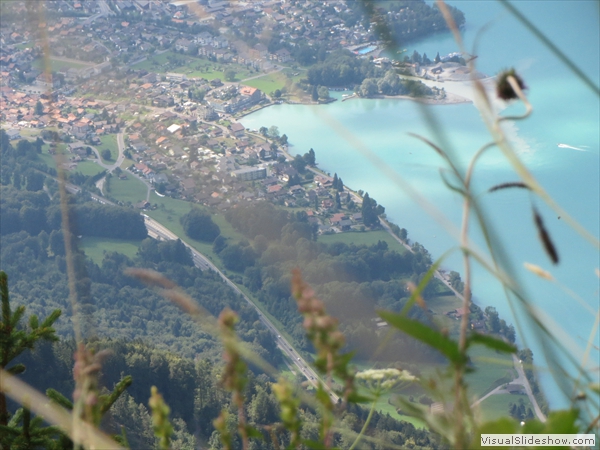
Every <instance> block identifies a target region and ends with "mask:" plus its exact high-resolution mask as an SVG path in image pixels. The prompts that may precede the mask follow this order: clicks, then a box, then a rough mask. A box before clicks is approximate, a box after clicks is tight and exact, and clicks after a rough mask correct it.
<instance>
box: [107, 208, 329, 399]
mask: <svg viewBox="0 0 600 450" xmlns="http://www.w3.org/2000/svg"><path fill="white" fill-rule="evenodd" d="M102 200H104V199H102ZM144 221H145V222H146V228H148V234H149V235H150V236H151V237H154V238H155V239H163V240H174V239H179V237H178V236H176V235H175V234H174V233H173V232H172V231H170V230H169V229H168V228H166V227H165V226H163V225H162V224H161V223H159V222H157V221H156V220H154V219H152V218H150V217H148V216H147V215H145V214H144ZM182 242H183V243H184V244H185V246H186V247H187V248H189V249H190V251H191V253H192V258H193V260H194V264H195V265H196V267H198V268H200V269H201V270H213V271H215V272H217V273H218V274H219V276H220V277H221V278H222V279H223V281H225V283H227V285H228V286H229V287H230V288H231V289H233V290H234V291H235V292H236V293H237V294H239V295H240V296H241V297H242V298H243V299H244V300H246V301H247V302H248V304H250V306H252V307H253V308H254V309H255V310H256V312H257V313H258V317H259V319H260V321H261V322H262V323H263V325H264V326H265V327H266V328H267V330H269V331H270V332H271V333H272V334H273V336H274V338H275V339H276V342H277V346H278V347H279V348H280V349H281V351H282V352H283V353H284V354H285V355H287V356H288V358H290V360H291V361H292V362H293V364H294V365H295V366H296V367H297V368H298V371H299V373H301V374H302V375H303V376H304V377H305V378H306V379H307V381H308V382H309V383H310V384H312V385H313V386H315V387H316V386H317V380H318V379H319V376H318V375H317V373H316V372H315V371H314V370H313V369H312V367H311V366H310V364H308V363H307V362H306V360H305V359H304V358H303V357H302V356H301V355H300V354H299V353H298V352H297V351H296V350H294V348H293V347H292V344H291V343H290V342H289V341H288V340H287V339H286V338H285V337H283V336H282V335H281V332H280V331H279V329H277V327H276V326H275V324H273V322H271V320H270V319H269V318H268V317H267V316H265V315H264V314H263V313H262V311H261V310H260V309H259V308H258V306H256V305H255V304H254V302H253V301H252V300H251V299H250V298H249V297H248V296H247V295H246V294H244V293H243V292H242V290H241V289H240V288H239V287H238V286H237V285H236V284H235V283H234V282H233V281H231V280H230V279H229V278H227V276H226V275H225V274H224V273H223V272H221V270H219V268H218V267H217V266H215V265H214V264H213V263H212V261H211V260H210V259H208V258H207V257H206V256H204V255H203V254H202V253H200V252H199V251H197V250H196V249H194V248H193V247H191V246H190V245H188V244H187V243H186V242H185V241H183V240H182ZM324 385H325V384H324ZM326 389H327V387H326ZM328 391H329V395H330V396H331V398H332V400H333V401H334V403H337V402H338V401H339V397H338V396H337V395H336V394H335V393H334V392H333V391H332V390H328Z"/></svg>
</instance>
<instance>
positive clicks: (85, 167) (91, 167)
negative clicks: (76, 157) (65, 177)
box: [74, 161, 104, 177]
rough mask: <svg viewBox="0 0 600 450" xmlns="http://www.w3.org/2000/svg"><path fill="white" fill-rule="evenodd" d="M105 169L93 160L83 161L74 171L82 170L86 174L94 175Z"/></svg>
mask: <svg viewBox="0 0 600 450" xmlns="http://www.w3.org/2000/svg"><path fill="white" fill-rule="evenodd" d="M103 170H104V168H102V167H100V166H99V165H98V164H96V163H95V162H93V161H82V162H80V163H78V164H77V168H76V169H75V170H74V171H75V172H81V173H82V174H84V175H88V176H91V177H93V176H94V175H96V174H98V173H100V172H102V171H103Z"/></svg>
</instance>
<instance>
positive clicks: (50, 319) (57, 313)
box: [41, 309, 62, 328]
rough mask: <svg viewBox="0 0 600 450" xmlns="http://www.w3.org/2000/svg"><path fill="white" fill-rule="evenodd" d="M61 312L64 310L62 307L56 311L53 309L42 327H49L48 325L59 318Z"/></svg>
mask: <svg viewBox="0 0 600 450" xmlns="http://www.w3.org/2000/svg"><path fill="white" fill-rule="evenodd" d="M61 314H62V311H61V310H60V309H55V310H54V311H52V312H51V313H50V315H49V316H48V317H46V319H45V320H44V322H42V325H41V327H42V328H48V327H50V326H52V324H53V323H54V322H56V319H58V318H59V317H60V315H61Z"/></svg>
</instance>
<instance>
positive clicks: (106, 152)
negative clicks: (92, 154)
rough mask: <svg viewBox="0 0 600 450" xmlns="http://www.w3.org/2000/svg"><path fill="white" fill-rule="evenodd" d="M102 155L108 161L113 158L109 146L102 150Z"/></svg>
mask: <svg viewBox="0 0 600 450" xmlns="http://www.w3.org/2000/svg"><path fill="white" fill-rule="evenodd" d="M100 156H102V159H106V160H107V161H110V160H111V159H112V154H111V153H110V150H109V149H107V148H105V149H104V150H102V152H101V153H100Z"/></svg>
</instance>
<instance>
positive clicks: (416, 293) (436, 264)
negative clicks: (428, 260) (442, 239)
mask: <svg viewBox="0 0 600 450" xmlns="http://www.w3.org/2000/svg"><path fill="white" fill-rule="evenodd" d="M452 251H454V249H450V250H448V251H446V252H445V253H444V254H443V255H442V256H440V257H439V258H438V259H437V261H435V262H434V263H433V264H432V265H431V267H430V268H429V270H428V271H427V272H426V273H425V276H424V277H423V279H422V280H421V282H420V283H419V285H418V286H417V288H416V289H415V290H414V291H413V292H412V294H411V295H410V298H409V299H408V301H407V302H406V304H405V305H404V308H402V311H400V314H402V315H404V316H405V315H406V314H408V311H409V310H410V308H412V306H413V305H414V304H415V301H416V300H417V298H418V297H419V296H420V295H421V293H422V292H423V291H424V290H425V288H426V287H427V285H428V284H429V281H430V280H431V278H432V277H433V276H434V274H435V271H436V270H438V267H440V265H441V264H442V261H444V259H446V257H447V256H448V255H449V254H450V252H452Z"/></svg>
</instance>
